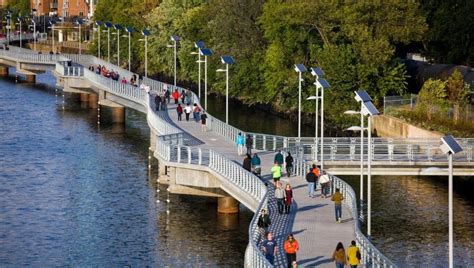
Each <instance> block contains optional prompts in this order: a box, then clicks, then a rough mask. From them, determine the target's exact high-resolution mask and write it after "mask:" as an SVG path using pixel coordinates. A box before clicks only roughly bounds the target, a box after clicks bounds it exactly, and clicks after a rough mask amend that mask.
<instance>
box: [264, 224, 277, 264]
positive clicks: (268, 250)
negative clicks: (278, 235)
mask: <svg viewBox="0 0 474 268" xmlns="http://www.w3.org/2000/svg"><path fill="white" fill-rule="evenodd" d="M276 252H277V245H276V241H275V240H273V234H272V233H271V232H269V233H268V234H267V239H266V240H265V241H263V253H264V254H265V258H266V259H267V260H268V262H270V264H271V265H274V264H275V263H274V260H275V254H276Z"/></svg>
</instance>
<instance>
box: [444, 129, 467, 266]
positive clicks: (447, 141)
mask: <svg viewBox="0 0 474 268" xmlns="http://www.w3.org/2000/svg"><path fill="white" fill-rule="evenodd" d="M441 141H442V144H441V146H440V149H441V150H442V151H443V153H445V154H447V155H448V161H449V186H448V187H449V200H448V203H449V204H448V207H449V209H448V210H449V211H448V214H449V216H448V217H449V219H448V221H449V268H453V265H454V260H453V230H454V228H453V227H454V226H453V155H454V154H457V153H459V152H461V151H462V148H461V146H460V145H459V143H458V142H457V141H456V140H455V139H454V137H453V136H451V135H448V136H444V137H442V138H441Z"/></svg>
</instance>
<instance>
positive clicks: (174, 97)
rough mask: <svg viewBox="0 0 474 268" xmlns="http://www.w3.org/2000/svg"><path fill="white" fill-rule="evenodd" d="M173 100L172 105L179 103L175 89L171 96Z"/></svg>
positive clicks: (177, 92)
mask: <svg viewBox="0 0 474 268" xmlns="http://www.w3.org/2000/svg"><path fill="white" fill-rule="evenodd" d="M171 96H172V97H173V100H174V104H178V102H179V91H178V90H177V89H175V90H174V92H173V94H171Z"/></svg>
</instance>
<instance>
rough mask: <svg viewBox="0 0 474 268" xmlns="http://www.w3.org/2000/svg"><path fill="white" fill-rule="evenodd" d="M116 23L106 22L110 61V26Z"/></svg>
mask: <svg viewBox="0 0 474 268" xmlns="http://www.w3.org/2000/svg"><path fill="white" fill-rule="evenodd" d="M113 26H114V25H113V24H112V23H110V22H106V23H105V27H107V61H108V62H110V28H112V27H113Z"/></svg>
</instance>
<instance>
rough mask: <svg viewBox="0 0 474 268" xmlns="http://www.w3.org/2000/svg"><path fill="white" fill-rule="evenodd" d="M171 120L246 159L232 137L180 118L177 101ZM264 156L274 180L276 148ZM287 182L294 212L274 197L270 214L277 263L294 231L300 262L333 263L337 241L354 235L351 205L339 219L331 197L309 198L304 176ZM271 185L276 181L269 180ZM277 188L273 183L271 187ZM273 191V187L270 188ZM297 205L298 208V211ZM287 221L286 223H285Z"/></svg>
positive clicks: (199, 140)
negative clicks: (278, 204)
mask: <svg viewBox="0 0 474 268" xmlns="http://www.w3.org/2000/svg"><path fill="white" fill-rule="evenodd" d="M168 114H169V120H170V121H172V122H173V123H174V124H175V125H176V126H177V127H179V128H181V129H182V130H183V131H184V132H187V133H188V134H190V135H191V136H192V137H194V138H196V141H195V142H196V146H198V147H201V148H203V149H212V150H214V151H217V152H219V153H222V154H225V156H226V157H227V158H229V159H231V160H233V161H235V162H238V163H242V161H243V158H244V157H243V156H239V155H237V148H236V146H235V144H233V143H232V142H231V141H229V140H227V139H225V138H224V137H222V136H220V135H218V134H216V133H214V132H212V131H208V132H202V130H201V124H200V123H196V122H195V121H194V120H193V118H190V121H189V122H187V121H186V120H185V116H184V115H183V121H178V116H177V113H176V105H174V104H172V105H168ZM259 155H260V157H261V160H262V177H263V178H264V180H267V181H269V182H270V180H271V175H270V169H271V166H272V163H273V157H274V153H273V152H268V151H267V152H259ZM282 182H283V184H286V183H290V184H291V185H292V187H293V192H294V196H295V203H294V206H293V212H292V213H291V214H290V215H279V214H278V211H277V207H276V203H275V200H274V198H273V196H272V198H270V205H269V208H270V215H271V218H272V222H273V224H272V226H271V227H270V231H272V232H274V233H275V234H276V237H277V240H278V242H279V248H280V251H279V254H278V255H279V256H278V257H277V260H276V264H277V266H280V265H283V263H284V262H285V261H286V260H285V255H284V253H283V250H282V247H283V241H284V239H285V238H286V236H287V235H288V234H289V233H290V232H293V233H294V234H295V238H296V239H297V240H298V241H299V243H300V251H299V252H298V254H297V259H298V264H301V265H303V266H316V265H318V266H320V265H322V267H325V266H327V267H329V266H330V267H332V266H333V264H332V262H331V256H332V252H333V251H334V249H335V247H336V244H337V242H343V243H344V245H348V244H349V243H350V241H351V240H352V239H353V238H354V223H353V221H352V218H350V219H348V217H351V216H350V215H351V214H350V213H349V212H348V210H347V208H345V207H343V213H342V214H343V221H342V223H340V224H338V223H336V222H335V215H334V204H333V202H332V201H330V198H325V199H324V198H321V197H319V195H318V197H317V198H309V197H308V196H307V183H306V181H305V180H304V178H302V177H294V176H293V177H290V178H289V179H288V178H286V177H284V178H282ZM269 185H272V184H271V183H269ZM270 188H273V187H270ZM270 191H271V193H272V195H273V189H271V190H270ZM295 209H296V212H295ZM285 225H286V226H285Z"/></svg>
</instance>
